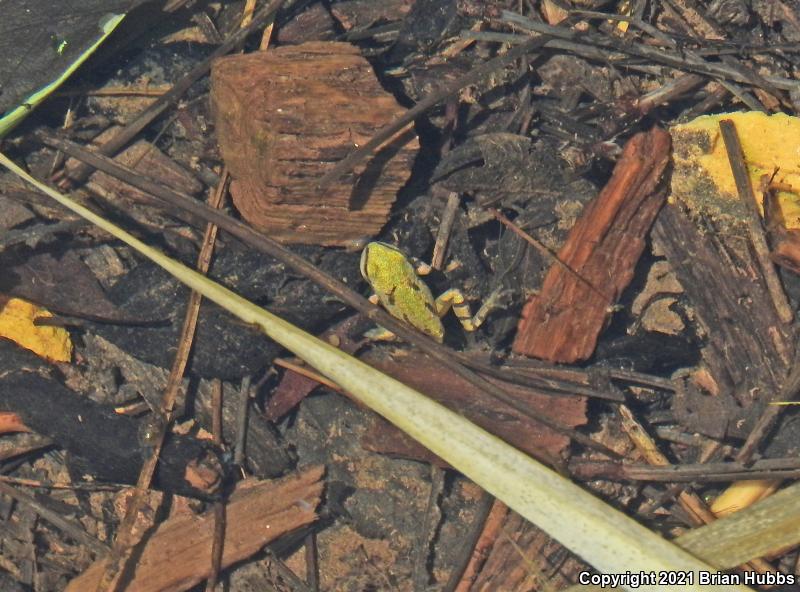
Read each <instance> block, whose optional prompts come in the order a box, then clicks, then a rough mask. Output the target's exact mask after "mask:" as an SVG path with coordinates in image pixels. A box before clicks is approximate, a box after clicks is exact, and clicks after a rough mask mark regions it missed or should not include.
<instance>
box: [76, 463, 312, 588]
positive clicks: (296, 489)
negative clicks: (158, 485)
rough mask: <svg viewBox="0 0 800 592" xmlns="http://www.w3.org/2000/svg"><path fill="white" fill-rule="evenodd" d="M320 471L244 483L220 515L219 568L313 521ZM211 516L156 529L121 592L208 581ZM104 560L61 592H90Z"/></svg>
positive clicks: (183, 517)
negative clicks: (222, 539) (222, 528)
mask: <svg viewBox="0 0 800 592" xmlns="http://www.w3.org/2000/svg"><path fill="white" fill-rule="evenodd" d="M323 471H324V469H323V468H322V467H311V468H308V469H306V470H305V471H303V472H302V473H298V474H296V475H292V476H291V477H287V478H284V479H280V480H277V481H257V482H254V483H252V485H251V484H250V483H249V482H247V483H246V484H245V485H244V486H243V487H240V488H239V490H237V492H236V493H235V494H234V495H233V496H231V499H230V501H229V502H228V504H227V507H226V509H225V517H226V528H225V543H224V545H225V546H224V549H223V555H222V566H223V567H227V566H229V565H231V564H232V563H235V562H237V561H241V560H242V559H245V558H246V557H249V556H250V555H252V554H253V553H255V552H257V551H259V550H260V549H261V548H263V546H264V545H266V544H267V543H269V542H270V541H274V540H275V539H277V538H278V537H280V536H282V535H283V534H286V533H287V532H290V531H292V530H295V529H297V528H300V527H301V526H304V525H306V524H310V523H312V522H314V521H315V520H316V519H317V514H316V512H315V509H316V507H317V505H318V504H319V502H320V496H321V494H322V487H323V482H322V481H321V480H320V479H321V478H322V473H323ZM213 520H214V516H213V512H210V511H209V512H206V513H205V514H203V515H201V516H195V515H192V514H184V515H181V516H177V517H175V518H172V519H170V520H167V521H166V522H163V523H162V524H160V525H159V526H158V527H157V528H156V530H155V532H154V533H153V534H152V536H150V538H148V539H147V542H146V543H145V545H144V548H142V549H141V555H140V556H139V559H138V561H137V563H136V566H135V569H134V571H133V573H132V574H130V577H131V580H130V582H129V583H128V584H127V585H126V586H125V590H126V591H127V592H151V591H152V592H155V591H163V590H170V591H177V590H187V589H189V588H191V587H192V586H195V585H196V584H198V583H200V582H202V581H203V580H204V579H206V578H207V577H208V574H209V572H210V569H211V543H212V540H211V539H212V537H213V533H214V524H213ZM104 568H105V560H102V559H101V560H99V561H96V562H95V563H93V564H92V565H91V566H90V567H89V568H88V569H87V570H86V571H85V572H83V573H82V574H81V575H80V576H78V577H77V578H75V579H73V580H72V581H71V582H70V583H69V585H68V586H67V588H66V592H78V591H82V590H94V589H96V587H97V582H98V581H99V578H100V577H101V576H102V574H103V570H104Z"/></svg>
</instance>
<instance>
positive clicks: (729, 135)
mask: <svg viewBox="0 0 800 592" xmlns="http://www.w3.org/2000/svg"><path fill="white" fill-rule="evenodd" d="M719 130H720V133H721V134H722V139H723V141H724V142H725V150H726V151H727V152H728V160H729V161H730V164H731V171H732V172H733V179H734V181H735V182H736V190H737V191H738V192H739V198H740V199H741V200H742V203H744V206H745V208H746V210H747V230H748V232H749V233H750V241H751V243H752V244H753V249H754V250H755V254H756V258H757V259H758V263H759V265H760V266H761V271H762V273H763V274H764V281H765V282H766V284H767V290H768V291H769V294H770V296H771V297H772V303H773V305H774V306H775V310H776V311H777V313H778V318H780V320H781V321H783V322H784V323H791V322H792V319H793V318H794V314H793V313H792V308H791V306H789V301H788V299H787V298H786V293H785V292H784V291H783V285H782V284H781V280H780V278H779V277H778V272H777V271H775V264H774V263H773V262H772V259H771V258H770V254H769V245H768V244H767V239H766V237H765V236H764V228H763V226H762V225H761V214H760V212H759V207H758V200H757V199H756V194H755V192H754V191H753V185H752V184H751V183H750V174H749V173H748V172H747V163H746V162H745V160H744V152H743V151H742V143H741V142H740V141H739V134H737V133H736V126H735V125H734V123H733V121H731V120H730V119H723V120H721V121H720V122H719Z"/></svg>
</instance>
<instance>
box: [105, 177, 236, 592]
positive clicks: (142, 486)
mask: <svg viewBox="0 0 800 592" xmlns="http://www.w3.org/2000/svg"><path fill="white" fill-rule="evenodd" d="M227 188H228V175H227V173H223V176H222V179H221V180H220V183H219V185H218V186H217V190H216V191H215V192H214V195H213V196H212V197H211V199H210V200H209V202H210V204H209V205H210V206H211V207H212V208H215V209H216V208H219V207H220V205H221V204H222V199H223V197H224V195H225V193H226V192H227ZM216 236H217V227H216V226H215V225H213V224H209V225H208V226H207V228H206V232H205V236H204V239H203V248H202V249H201V250H200V254H199V256H198V258H197V270H198V271H199V272H200V273H207V272H208V268H209V266H210V264H211V254H212V252H213V249H214V241H215V239H216ZM201 299H202V297H201V296H200V294H199V293H198V292H195V291H192V293H191V295H190V296H189V304H188V306H187V308H186V315H185V317H184V320H183V327H182V329H181V336H180V339H179V343H178V351H177V352H176V353H175V359H174V360H173V363H172V369H171V370H170V374H169V378H168V379H167V386H166V387H165V389H164V395H163V397H162V400H161V415H162V421H161V422H160V425H159V429H158V433H157V434H155V437H154V440H153V446H152V450H151V452H150V455H149V456H148V458H147V459H146V460H145V462H144V463H143V464H142V469H141V471H140V473H139V478H138V480H137V482H136V490H135V493H134V495H133V498H132V499H131V503H130V505H129V506H128V509H127V513H126V514H125V518H124V519H123V521H122V524H121V525H120V531H119V533H118V534H117V539H116V541H115V543H114V552H113V555H114V557H112V558H110V559H109V561H108V563H107V564H106V569H105V571H104V573H103V577H102V578H100V582H99V584H98V590H109V591H110V592H115V591H116V590H118V586H119V585H120V584H121V580H122V579H121V578H117V577H116V576H117V574H118V573H120V572H121V571H123V570H124V569H125V566H126V564H127V563H128V561H130V559H131V557H132V551H133V545H134V541H133V530H134V526H135V521H136V517H137V515H138V514H139V512H140V511H141V509H142V507H143V505H144V503H145V494H146V493H147V491H148V489H149V488H150V483H151V482H152V480H153V475H154V474H155V471H156V466H157V464H158V457H159V456H160V454H161V448H162V446H163V445H164V440H165V438H166V433H167V429H168V428H169V425H170V422H171V420H172V412H173V410H174V408H175V401H176V400H177V398H178V391H179V390H180V385H181V380H182V379H183V374H184V372H185V371H186V366H187V364H188V361H189V353H190V351H191V348H192V343H193V341H194V334H195V329H196V327H197V319H198V316H199V312H200V301H201Z"/></svg>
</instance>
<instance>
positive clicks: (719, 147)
mask: <svg viewBox="0 0 800 592" xmlns="http://www.w3.org/2000/svg"><path fill="white" fill-rule="evenodd" d="M721 119H730V120H732V121H733V123H734V125H735V126H736V132H737V134H738V135H739V139H740V141H741V143H742V150H743V152H744V159H745V162H746V163H747V167H748V170H749V172H750V181H751V183H752V185H753V190H754V191H755V193H756V196H757V197H758V198H759V199H760V198H761V193H762V191H761V187H762V183H763V181H762V179H764V178H767V179H771V183H772V187H777V188H779V190H777V191H776V197H777V200H776V201H777V204H778V207H779V209H780V215H781V217H782V219H783V223H784V225H785V226H786V228H787V229H800V118H797V117H791V116H789V115H785V114H783V113H777V114H775V115H767V114H765V113H761V112H758V111H752V112H747V113H722V114H719V115H704V116H702V117H698V118H697V119H694V120H692V121H690V122H689V123H684V124H681V125H676V126H674V127H672V128H671V130H670V133H671V134H672V145H673V162H674V171H673V175H672V196H673V197H674V198H677V199H680V200H681V201H683V202H684V203H686V204H687V205H688V206H689V207H690V208H691V209H692V210H694V211H696V212H700V213H703V214H705V215H707V216H710V217H711V218H712V219H714V220H716V221H717V222H720V223H722V224H734V225H737V222H741V221H744V220H745V210H744V206H743V204H742V203H741V200H740V198H739V194H738V192H737V191H736V185H735V183H734V180H733V174H732V173H731V167H730V163H729V161H728V156H727V153H726V151H725V143H724V142H723V140H722V136H721V135H720V132H719V122H720V120H721Z"/></svg>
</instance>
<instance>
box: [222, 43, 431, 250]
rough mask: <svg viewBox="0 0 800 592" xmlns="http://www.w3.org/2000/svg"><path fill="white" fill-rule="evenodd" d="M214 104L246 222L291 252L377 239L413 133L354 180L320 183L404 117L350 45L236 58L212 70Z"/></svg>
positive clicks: (410, 156)
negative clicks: (294, 247) (295, 246)
mask: <svg viewBox="0 0 800 592" xmlns="http://www.w3.org/2000/svg"><path fill="white" fill-rule="evenodd" d="M211 81H212V91H211V98H212V105H213V107H214V112H215V117H216V122H217V130H216V131H217V136H218V138H219V145H220V150H221V152H222V155H223V158H224V159H225V164H226V165H227V166H228V168H229V170H230V172H231V175H232V177H233V179H234V181H233V183H232V184H231V195H232V196H233V202H234V204H235V205H236V208H237V209H238V210H239V212H240V213H241V214H242V217H243V218H244V219H245V220H247V221H248V222H249V223H250V224H252V225H253V226H254V227H256V228H258V229H259V230H262V231H264V232H266V233H267V234H269V235H270V236H271V237H272V238H274V239H276V240H279V241H283V242H287V243H304V244H323V245H344V244H346V243H347V242H348V241H351V240H354V239H358V238H362V237H364V236H372V235H374V234H376V233H377V232H378V231H379V230H380V229H381V227H382V226H383V225H384V223H385V222H386V219H387V216H388V215H389V211H390V209H391V207H392V204H393V203H394V200H395V197H396V194H397V191H398V190H399V189H400V188H401V187H402V186H403V185H404V184H405V183H406V181H408V178H409V176H410V174H411V165H412V163H413V161H414V158H415V156H416V153H417V149H418V143H417V139H416V136H415V135H414V133H413V131H412V130H411V129H409V128H408V127H407V128H405V129H404V130H402V131H401V132H400V133H399V134H397V135H396V136H394V137H393V138H392V139H390V140H389V141H388V142H386V143H385V144H384V145H383V146H382V147H381V148H380V149H379V150H378V151H377V152H376V154H375V155H374V156H373V157H372V158H371V159H369V160H368V161H367V162H366V164H365V166H363V167H361V168H360V169H359V170H357V171H355V176H354V175H345V176H344V177H343V178H342V179H341V180H340V181H338V182H336V183H332V184H330V185H329V186H328V187H326V189H325V190H324V191H322V192H321V191H320V190H319V189H318V188H317V185H318V183H319V179H320V178H321V177H322V175H323V174H324V173H325V172H327V171H328V170H330V169H331V168H333V165H335V164H336V163H337V162H338V161H340V160H342V159H343V158H344V157H346V156H347V155H348V154H349V153H350V152H351V151H352V150H354V149H356V148H357V147H358V146H359V145H361V144H364V143H366V142H367V141H368V140H369V139H370V138H371V137H372V136H373V135H374V134H375V132H377V131H379V130H380V129H382V128H383V127H385V126H386V125H387V124H389V123H390V122H391V121H392V120H393V119H395V118H396V117H397V116H399V115H400V114H402V113H403V112H404V111H405V110H404V109H403V108H402V107H401V106H400V105H398V104H397V102H396V101H395V99H394V97H393V96H392V95H390V94H389V93H387V92H386V91H384V90H383V88H382V87H381V86H380V84H379V83H378V80H377V79H376V78H375V73H374V72H373V70H372V67H371V66H370V65H369V62H367V61H366V60H365V59H364V58H363V57H361V55H360V54H359V52H358V49H357V48H355V47H353V46H352V45H349V44H347V43H333V42H310V43H304V44H302V45H296V46H286V47H279V48H277V49H274V50H270V51H268V52H257V53H251V54H246V55H236V56H229V57H225V58H222V59H220V60H217V61H216V62H215V63H214V67H213V68H212V75H211Z"/></svg>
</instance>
